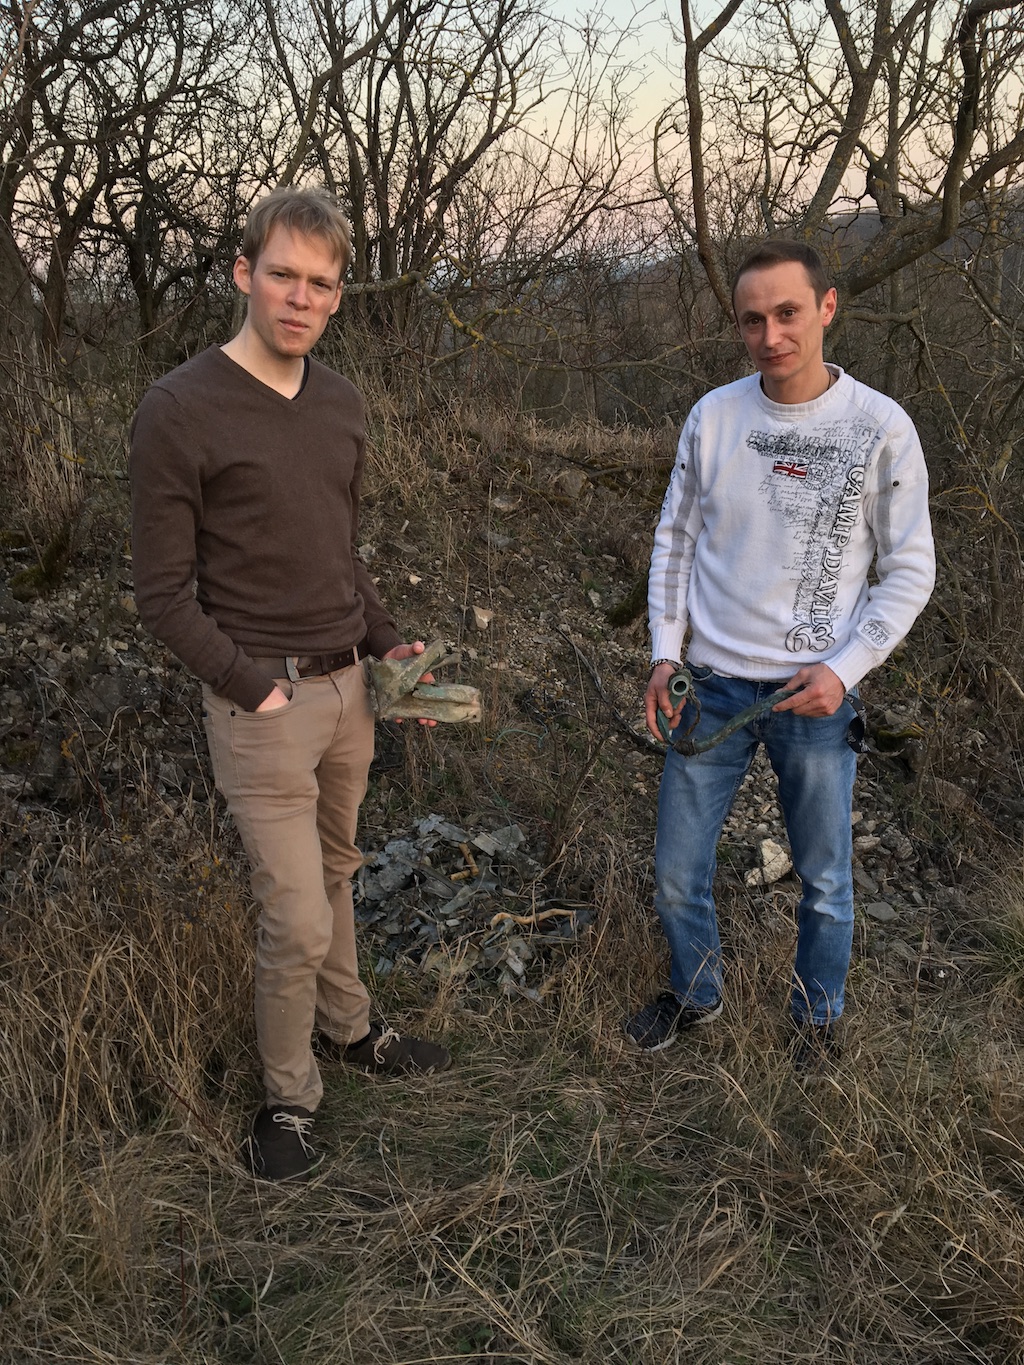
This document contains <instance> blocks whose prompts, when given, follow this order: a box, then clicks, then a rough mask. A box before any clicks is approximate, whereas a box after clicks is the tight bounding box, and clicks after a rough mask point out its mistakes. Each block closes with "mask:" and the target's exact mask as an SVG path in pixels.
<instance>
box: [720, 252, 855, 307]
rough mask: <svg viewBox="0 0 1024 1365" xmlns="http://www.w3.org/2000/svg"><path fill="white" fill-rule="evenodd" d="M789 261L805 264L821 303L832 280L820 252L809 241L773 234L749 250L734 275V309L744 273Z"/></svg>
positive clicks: (830, 286)
mask: <svg viewBox="0 0 1024 1365" xmlns="http://www.w3.org/2000/svg"><path fill="white" fill-rule="evenodd" d="M790 261H795V262H796V263H797V264H798V265H802V266H803V268H804V269H805V270H806V271H807V278H808V280H809V281H810V284H811V288H812V289H813V290H814V297H815V299H816V300H817V302H818V303H819V304H820V303H821V301H822V299H823V298H824V297H825V295H826V294H827V293H828V291H829V290H830V289H831V288H832V281H831V280H830V279H829V277H828V271H827V270H826V269H825V262H824V261H823V260H822V259H821V257H820V256H819V254H818V253H817V251H815V249H814V247H813V246H811V245H810V243H809V242H793V241H790V240H789V239H788V238H785V237H770V238H769V239H768V240H767V241H765V242H761V243H760V244H759V245H758V246H755V247H754V248H753V249H752V250H750V251H748V252H747V254H746V255H745V256H744V257H743V260H742V261H740V263H739V266H738V268H737V270H736V273H735V275H734V276H733V277H732V302H733V309H734V310H735V306H736V286H737V285H738V284H739V282H740V280H741V279H742V277H743V276H744V275H746V274H747V273H748V272H749V271H751V270H767V269H768V268H769V267H770V266H773V265H785V264H788V263H789V262H790Z"/></svg>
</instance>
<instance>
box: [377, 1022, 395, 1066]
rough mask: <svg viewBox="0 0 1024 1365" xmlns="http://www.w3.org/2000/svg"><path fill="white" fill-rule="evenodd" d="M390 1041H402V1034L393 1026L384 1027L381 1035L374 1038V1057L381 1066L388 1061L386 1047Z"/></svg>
mask: <svg viewBox="0 0 1024 1365" xmlns="http://www.w3.org/2000/svg"><path fill="white" fill-rule="evenodd" d="M390 1042H395V1043H399V1042H401V1034H399V1033H397V1032H396V1030H395V1029H393V1028H391V1027H388V1028H385V1029H383V1030H382V1031H381V1035H380V1037H379V1038H377V1039H375V1040H374V1044H373V1059H374V1061H375V1062H378V1063H379V1064H380V1065H381V1066H383V1065H384V1063H385V1062H386V1061H387V1057H386V1056H385V1055H384V1049H385V1048H386V1047H387V1045H388V1043H390Z"/></svg>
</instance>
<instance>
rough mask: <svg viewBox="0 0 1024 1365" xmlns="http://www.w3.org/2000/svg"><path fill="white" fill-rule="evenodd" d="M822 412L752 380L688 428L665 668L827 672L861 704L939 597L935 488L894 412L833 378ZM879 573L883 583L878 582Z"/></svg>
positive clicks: (668, 503)
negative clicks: (873, 672) (858, 689)
mask: <svg viewBox="0 0 1024 1365" xmlns="http://www.w3.org/2000/svg"><path fill="white" fill-rule="evenodd" d="M828 368H829V369H830V370H831V371H832V373H833V374H835V375H836V376H837V378H836V382H835V383H834V384H833V385H832V387H831V388H830V389H828V390H827V391H826V392H825V393H824V394H822V395H821V397H820V398H816V399H814V400H813V401H812V402H810V403H794V404H780V403H773V402H771V400H770V399H768V398H766V397H765V395H764V393H763V392H762V390H761V384H760V377H759V376H758V375H751V376H749V377H748V378H746V379H740V380H738V381H737V382H736V383H735V384H727V385H725V386H724V387H723V388H719V389H714V390H713V391H712V392H711V393H709V394H706V395H705V397H704V398H702V399H701V400H700V402H698V403H697V404H696V405H695V406H694V408H693V409H692V411H691V412H690V415H689V417H688V418H687V419H686V424H685V426H684V427H683V431H682V435H681V436H680V438H679V451H678V456H677V459H676V465H675V468H674V470H673V472H672V479H671V482H670V483H669V487H668V492H667V493H666V495H665V502H664V505H663V506H662V511H661V520H660V521H659V523H658V529H657V532H656V534H655V539H654V553H653V555H652V558H651V576H650V584H649V590H648V607H649V616H650V626H651V636H652V652H651V657H652V658H653V659H680V658H682V647H683V637H684V636H685V634H686V629H687V626H689V627H690V631H691V641H690V648H689V651H688V659H689V661H690V662H691V663H694V664H703V665H705V666H707V667H709V668H712V669H714V671H715V672H716V673H723V674H726V675H728V676H731V677H738V678H760V679H784V678H788V677H790V676H792V674H793V673H795V672H796V670H797V669H798V668H801V667H803V665H804V664H808V663H827V664H828V666H829V667H830V668H831V669H832V670H833V672H834V673H836V674H837V675H838V677H839V678H840V679H841V680H842V682H843V683H844V685H845V686H846V688H847V689H848V690H849V689H850V688H851V687H854V686H855V685H856V684H857V683H858V682H859V681H860V679H861V678H862V677H863V676H864V674H865V673H867V672H868V671H869V669H872V668H874V667H875V666H876V665H877V664H880V663H881V662H882V660H883V659H884V658H885V657H886V656H887V655H888V654H889V653H890V652H891V651H892V650H893V649H894V648H895V647H896V646H897V645H898V644H899V642H900V641H901V640H902V639H903V637H904V636H905V635H906V633H907V631H908V630H909V629H910V627H911V625H912V624H913V622H914V620H915V618H916V617H917V615H918V613H919V612H920V611H921V608H922V607H923V606H924V604H925V603H926V602H927V600H928V597H929V595H930V594H931V590H932V587H933V585H934V582H935V550H934V546H933V544H932V535H931V525H930V521H929V517H928V474H927V470H926V468H925V462H924V455H923V453H922V451H921V443H920V441H919V439H918V436H917V432H916V430H915V429H914V424H913V423H912V422H911V420H910V418H909V417H908V416H907V414H906V413H905V412H904V411H903V409H902V408H901V407H899V405H898V404H896V403H894V402H893V401H892V400H891V399H890V398H887V397H885V395H884V394H881V393H878V392H876V391H875V390H874V389H869V388H868V387H867V386H866V385H864V384H860V383H858V382H857V381H856V380H855V379H853V378H851V376H850V375H848V374H845V373H844V372H843V371H842V370H841V369H839V368H838V366H835V365H829V367H828ZM872 560H874V561H875V576H876V577H877V582H875V583H869V581H868V571H869V569H870V567H871V563H872Z"/></svg>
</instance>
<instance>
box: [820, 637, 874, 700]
mask: <svg viewBox="0 0 1024 1365" xmlns="http://www.w3.org/2000/svg"><path fill="white" fill-rule="evenodd" d="M881 662H882V660H881V659H880V658H879V657H878V655H877V654H876V653H875V651H874V650H872V649H869V648H868V647H867V645H866V644H864V643H863V642H862V641H861V640H858V639H857V637H856V636H854V637H853V638H852V639H851V640H850V641H849V643H848V644H846V645H845V646H844V647H843V649H841V650H840V652H839V653H838V654H837V655H836V656H835V658H834V659H823V660H822V663H826V664H828V666H829V668H831V670H832V672H833V673H834V674H835V675H836V677H837V678H838V679H839V681H840V682H841V683H842V684H843V686H844V687H845V688H846V690H847V692H849V691H850V690H851V689H852V688H854V687H856V686H857V684H858V683H859V682H860V680H861V678H863V677H864V676H865V674H867V673H870V672H871V670H872V669H873V668H874V667H875V666H876V665H877V664H880V663H881Z"/></svg>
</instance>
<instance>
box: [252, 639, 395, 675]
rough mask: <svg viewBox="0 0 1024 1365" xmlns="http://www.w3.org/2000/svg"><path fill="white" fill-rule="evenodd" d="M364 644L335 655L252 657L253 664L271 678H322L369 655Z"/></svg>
mask: <svg viewBox="0 0 1024 1365" xmlns="http://www.w3.org/2000/svg"><path fill="white" fill-rule="evenodd" d="M369 652H370V651H369V650H368V649H367V648H366V646H365V644H358V645H356V646H355V647H354V648H353V649H343V650H341V651H340V652H339V653H337V654H290V655H288V656H286V657H285V658H272V659H268V658H262V657H256V656H254V657H253V663H256V664H259V665H260V667H261V668H265V669H266V670H267V672H268V673H269V674H270V676H271V677H272V678H291V680H292V682H298V680H299V679H300V678H322V677H323V676H324V674H325V673H337V671H338V669H339V668H351V667H352V665H353V664H357V663H358V662H359V660H360V659H365V658H366V656H367V655H368V654H369Z"/></svg>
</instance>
